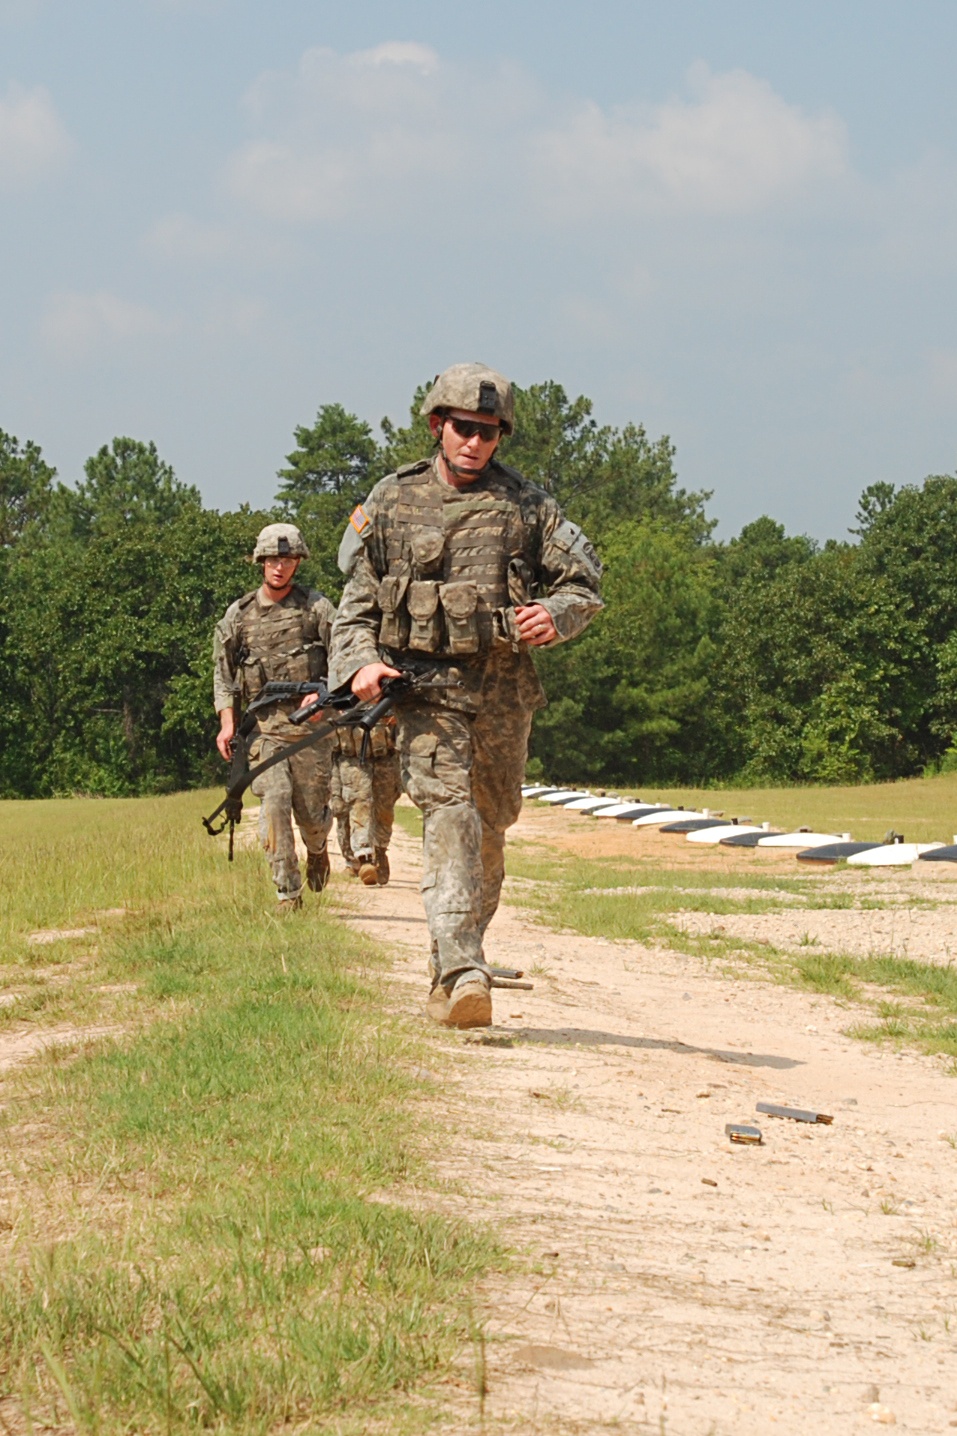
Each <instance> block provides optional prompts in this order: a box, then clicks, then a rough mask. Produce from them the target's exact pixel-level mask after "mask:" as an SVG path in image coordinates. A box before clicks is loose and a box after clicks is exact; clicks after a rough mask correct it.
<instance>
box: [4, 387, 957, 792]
mask: <svg viewBox="0 0 957 1436" xmlns="http://www.w3.org/2000/svg"><path fill="white" fill-rule="evenodd" d="M421 392H422V391H419V393H417V394H416V395H415V396H414V399H413V404H412V408H411V412H410V418H409V421H408V423H407V424H405V425H401V424H394V423H392V422H390V421H389V420H383V421H382V424H381V427H380V432H379V435H378V436H376V434H375V433H374V432H373V430H372V428H371V427H370V425H369V424H367V423H366V422H364V421H363V420H362V419H360V418H358V417H357V416H356V415H354V414H350V413H348V412H347V411H346V410H345V409H344V408H343V407H342V406H341V405H340V404H335V403H332V404H324V405H323V406H322V407H321V408H320V409H319V411H318V414H317V416H316V419H315V421H314V423H312V424H311V425H304V426H302V427H300V428H297V429H296V431H295V444H296V447H295V448H294V449H293V451H292V452H291V453H290V454H289V455H288V456H287V459H286V463H285V465H284V466H283V467H282V468H280V469H279V471H278V481H279V482H278V488H277V492H276V495H275V501H274V506H273V508H271V509H270V510H268V511H267V510H261V511H257V510H253V509H250V508H249V507H246V506H243V507H241V508H239V509H237V510H235V511H231V512H219V511H217V510H215V509H211V508H207V507H206V506H205V505H204V504H203V502H202V499H201V497H200V494H199V491H198V490H197V489H195V488H194V487H192V486H191V485H188V484H185V483H183V482H182V481H181V480H179V479H178V478H177V476H176V474H175V473H174V471H173V469H172V468H171V467H170V465H169V464H168V463H166V462H165V461H164V460H163V459H162V458H161V457H160V455H159V454H158V453H157V450H156V448H155V446H154V445H153V444H151V443H143V442H140V441H138V440H134V439H130V438H117V439H114V440H113V442H112V443H111V444H109V445H105V446H104V447H103V448H101V449H100V451H99V452H98V453H97V454H95V455H93V456H92V457H91V458H90V459H89V460H88V461H87V463H86V465H85V467H84V476H83V479H82V480H81V481H80V482H78V483H77V484H75V485H74V486H68V485H66V484H64V483H62V482H60V481H59V480H58V478H57V475H56V472H55V470H54V469H53V468H52V467H51V466H50V465H49V464H47V462H46V461H45V460H44V458H43V454H42V451H41V449H40V448H39V446H38V445H37V444H36V443H34V442H32V441H28V442H25V443H22V444H21V443H20V442H19V441H18V440H17V439H15V438H13V437H12V436H10V435H8V434H5V433H3V431H0V578H2V594H0V724H2V733H3V738H2V743H0V795H2V796H4V797H41V796H50V795H55V794H69V793H77V792H80V793H91V794H103V795H111V796H122V795H127V794H137V793H155V792H164V791H170V790H173V789H177V788H183V787H189V786H193V785H196V784H205V783H210V782H215V781H217V780H218V779H219V778H221V776H222V767H221V764H220V763H219V760H218V758H217V757H216V755H215V752H214V748H213V735H214V732H215V728H216V722H215V715H214V714H213V712H212V705H211V696H210V695H211V660H210V644H211V634H212V627H213V624H214V623H215V621H216V619H217V618H218V617H219V616H220V615H221V614H222V612H223V611H224V610H225V608H226V606H227V605H228V604H229V603H230V602H231V601H232V600H233V599H234V598H237V597H238V596H239V595H240V594H241V593H243V592H245V591H247V590H248V589H249V588H251V587H253V586H255V584H256V582H257V580H258V570H256V569H255V568H252V567H250V564H249V561H248V559H247V557H246V556H247V555H248V554H249V553H250V552H251V549H252V544H253V540H254V538H255V535H256V533H257V532H258V530H259V528H260V527H262V525H263V524H265V523H268V522H269V521H270V520H272V519H276V518H288V519H291V520H293V521H294V522H296V523H298V524H299V525H300V527H301V528H302V530H303V532H304V534H305V536H306V539H307V542H308V544H309V546H310V549H311V551H312V557H311V559H310V560H309V561H308V563H306V564H304V565H303V578H304V579H305V580H306V581H307V582H309V583H311V584H313V585H315V586H316V587H319V588H322V589H323V590H324V591H325V592H326V593H327V594H328V595H329V596H330V598H332V599H333V600H335V599H337V598H338V597H339V594H340V592H341V583H342V579H341V575H340V573H339V571H338V568H337V566H336V562H335V558H336V550H337V548H338V544H339V538H340V536H341V533H342V530H343V527H344V525H345V523H346V522H347V519H348V515H349V513H350V512H351V510H352V508H353V507H354V505H355V504H356V503H357V502H359V501H360V500H361V499H362V498H364V497H365V495H366V494H367V493H368V491H369V489H370V488H371V487H372V485H373V483H375V481H376V480H377V479H378V478H379V477H381V476H382V475H383V474H385V473H387V472H389V471H390V470H391V469H394V468H395V467H397V466H398V465H399V464H402V463H405V462H408V461H410V460H412V459H417V458H420V457H422V456H424V455H425V454H427V453H428V452H429V451H430V448H431V438H430V435H429V432H428V428H427V425H426V424H425V422H424V421H423V420H422V419H420V418H419V417H418V414H417V411H418V406H419V402H420V401H421ZM501 457H502V458H503V460H504V461H505V462H506V463H509V464H511V465H513V466H514V467H516V468H518V469H520V470H521V471H522V472H523V473H524V474H526V475H527V477H528V478H530V479H532V480H534V481H535V482H536V483H538V484H541V485H542V486H543V487H544V488H546V489H548V490H549V492H551V493H553V494H554V495H555V497H556V498H557V499H558V501H559V502H560V503H561V505H562V506H563V508H564V509H565V512H566V513H567V514H568V516H569V517H570V518H572V519H573V520H575V521H576V522H577V523H579V524H581V525H582V527H583V528H584V529H585V531H586V532H587V533H588V535H589V537H590V538H591V539H592V540H593V541H594V542H595V544H596V546H597V548H598V550H599V553H600V554H601V557H602V560H603V562H604V565H605V583H604V594H605V600H606V608H605V611H604V612H603V613H602V614H601V615H600V616H599V617H598V619H596V621H595V622H594V623H593V624H592V626H591V627H590V628H589V629H588V631H587V632H586V633H585V635H584V636H583V637H582V638H581V639H579V640H578V641H577V642H576V643H574V644H570V645H567V646H563V647H560V648H557V649H555V650H553V651H551V652H546V653H540V654H538V655H536V661H537V662H538V663H539V665H540V671H541V674H542V679H543V681H544V684H545V689H546V692H547V693H548V697H549V706H548V708H547V709H545V711H544V712H543V713H542V714H540V715H539V717H538V719H537V721H536V726H535V731H534V734H533V740H532V760H533V764H534V767H535V770H536V771H541V772H544V773H546V774H548V775H549V776H550V777H553V778H555V779H556V780H566V779H567V780H574V781H585V782H589V783H593V784H598V783H630V784H641V783H659V784H660V783H667V782H680V783H696V784H707V783H709V782H710V783H713V782H739V783H743V784H759V783H801V782H823V783H849V782H851V783H852V782H866V781H873V780H880V779H890V778H897V777H903V776H907V775H910V774H914V773H918V772H922V771H927V770H930V771H937V770H940V769H946V768H949V767H952V766H953V767H957V737H955V735H957V478H955V477H954V476H951V475H935V476H931V477H929V478H926V479H924V481H923V482H922V483H919V484H918V483H915V484H912V485H904V486H902V487H900V488H895V487H894V486H892V485H890V484H885V483H879V484H874V485H872V486H871V487H869V488H867V489H866V490H865V491H864V493H863V495H862V496H861V501H860V507H859V513H858V520H857V527H856V529H855V530H853V531H852V534H851V537H850V538H849V539H848V540H846V541H838V540H828V541H827V542H826V543H825V544H823V545H819V544H817V543H816V542H814V541H813V540H811V539H809V538H807V537H805V536H802V535H788V534H786V533H785V530H784V528H783V526H782V525H781V524H779V523H777V522H776V521H775V520H774V519H773V518H770V517H767V516H765V517H762V518H759V519H757V520H755V521H754V522H753V523H750V524H747V525H746V526H745V527H744V528H743V529H742V531H741V533H740V534H739V535H738V536H737V537H736V538H733V539H731V540H730V541H727V542H718V541H717V540H716V539H715V538H714V521H713V520H712V519H711V518H709V516H708V513H707V503H708V500H709V499H710V497H711V496H710V494H707V493H704V492H699V491H689V490H686V489H684V488H682V487H680V486H679V483H678V477H677V473H676V470H675V451H674V448H673V446H672V444H671V443H670V441H669V440H668V439H667V438H661V439H658V440H656V441H653V440H651V439H649V437H648V435H647V434H646V432H645V430H644V429H643V428H642V427H641V426H639V425H634V424H628V425H626V426H624V427H623V428H614V427H611V426H607V425H605V426H602V425H599V424H598V423H597V422H596V420H595V418H594V417H593V406H592V403H591V401H590V400H589V399H587V398H584V397H578V398H576V399H570V398H569V397H568V395H567V394H566V392H565V390H564V389H563V388H562V386H561V385H560V384H558V383H556V382H554V381H548V382H546V383H543V384H538V385H533V386H531V387H530V388H528V389H524V390H519V391H518V395H517V406H516V432H515V434H514V436H513V437H512V438H511V439H509V440H507V441H505V442H504V443H503V445H502V450H501Z"/></svg>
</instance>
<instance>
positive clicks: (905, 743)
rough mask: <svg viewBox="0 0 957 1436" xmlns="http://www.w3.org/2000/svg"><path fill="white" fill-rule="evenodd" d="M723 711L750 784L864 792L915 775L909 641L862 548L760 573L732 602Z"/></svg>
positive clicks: (719, 669) (720, 681) (723, 662)
mask: <svg viewBox="0 0 957 1436" xmlns="http://www.w3.org/2000/svg"><path fill="white" fill-rule="evenodd" d="M724 599H725V614H724V621H723V627H722V632H721V651H720V658H719V660H718V662H717V663H716V665H715V680H714V693H715V697H716V700H719V701H716V707H718V708H719V709H720V708H721V707H722V706H723V708H724V718H723V721H725V722H728V710H729V709H731V712H732V719H733V721H734V722H736V723H737V730H738V749H737V755H738V758H739V761H740V763H741V764H742V774H741V776H742V777H743V778H744V780H745V781H751V782H754V783H761V782H769V783H775V782H842V783H848V782H865V781H870V780H872V779H875V778H893V777H898V776H901V775H902V774H905V773H907V772H910V771H913V767H914V764H915V761H916V757H917V755H916V749H915V745H914V743H913V739H912V731H913V723H914V719H915V717H916V713H915V709H914V702H913V693H912V690H911V687H910V684H909V671H908V665H909V657H910V653H911V650H912V643H913V632H912V627H911V625H910V623H909V622H908V619H907V617H906V615H905V614H903V613H902V611H901V608H900V605H899V604H898V602H897V598H896V595H895V594H894V593H893V591H892V589H891V588H890V587H889V586H888V585H887V583H886V582H885V581H884V580H883V579H881V578H880V577H879V576H878V575H875V574H873V573H870V572H868V571H867V568H866V566H865V564H864V563H863V561H862V554H861V551H860V549H859V548H857V547H855V546H852V545H850V544H836V543H833V542H831V543H828V544H827V545H826V546H825V548H824V549H823V550H822V551H821V552H820V553H816V554H813V555H811V556H810V557H807V558H804V559H800V560H799V561H797V562H791V563H784V564H780V565H779V566H778V567H777V569H776V570H774V571H773V572H772V573H771V576H770V577H766V576H765V575H764V574H763V573H761V572H760V570H759V571H758V572H757V573H756V574H752V576H751V577H750V579H747V578H746V579H744V580H742V581H740V582H739V583H738V584H737V585H736V586H735V588H734V590H733V593H732V592H726V593H725V595H724Z"/></svg>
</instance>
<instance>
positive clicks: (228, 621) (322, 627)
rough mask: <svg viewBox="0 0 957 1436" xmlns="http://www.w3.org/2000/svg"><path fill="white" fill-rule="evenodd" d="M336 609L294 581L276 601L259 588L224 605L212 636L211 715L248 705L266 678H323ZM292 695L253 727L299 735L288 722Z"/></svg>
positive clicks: (293, 704)
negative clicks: (280, 598)
mask: <svg viewBox="0 0 957 1436" xmlns="http://www.w3.org/2000/svg"><path fill="white" fill-rule="evenodd" d="M335 616H336V610H335V608H334V607H333V605H332V604H331V603H330V602H329V600H328V598H326V597H325V595H324V594H321V593H318V592H317V591H316V590H315V589H309V590H307V589H305V588H302V587H300V585H299V584H294V585H293V587H292V589H291V590H290V592H289V593H288V594H287V595H286V597H285V598H284V599H282V600H281V601H280V602H279V603H270V602H269V600H268V599H264V598H263V597H262V591H261V590H260V589H258V588H257V589H254V590H253V591H252V592H251V593H247V594H244V595H243V597H242V598H240V599H237V601H236V602H235V603H232V604H230V606H229V608H227V610H226V612H225V614H224V615H223V617H222V618H221V619H220V621H219V623H217V625H216V629H215V633H214V636H213V703H214V705H215V708H216V711H217V713H221V712H222V710H223V709H224V708H229V707H231V706H237V705H238V704H239V703H240V702H242V703H248V702H249V701H250V700H251V699H252V698H255V696H256V694H257V693H258V692H259V691H260V689H261V688H262V686H263V684H264V683H266V682H267V681H268V680H269V679H274V680H275V679H280V680H284V681H286V682H294V683H302V682H307V681H309V680H311V679H317V678H325V676H326V673H327V671H328V654H329V646H330V642H331V636H332V624H333V620H334V618H335ZM299 703H300V700H299V699H298V698H295V699H290V700H289V701H287V702H285V703H277V704H276V705H275V706H273V707H270V708H267V709H265V710H264V712H263V714H262V716H261V717H260V719H259V729H260V731H261V732H263V733H269V734H270V736H272V737H282V738H287V739H292V738H301V737H302V729H301V728H295V727H293V725H292V724H290V723H289V722H288V715H289V714H290V713H292V712H294V710H295V709H296V708H298V707H299Z"/></svg>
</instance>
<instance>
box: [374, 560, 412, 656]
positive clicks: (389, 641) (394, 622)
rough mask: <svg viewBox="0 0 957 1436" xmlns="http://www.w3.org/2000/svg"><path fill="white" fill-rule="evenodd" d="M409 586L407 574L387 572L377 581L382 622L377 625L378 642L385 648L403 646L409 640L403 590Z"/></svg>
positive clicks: (399, 647)
mask: <svg viewBox="0 0 957 1436" xmlns="http://www.w3.org/2000/svg"><path fill="white" fill-rule="evenodd" d="M408 586H409V575H408V574H406V573H402V574H394V573H390V574H387V575H386V577H385V578H384V579H382V580H381V582H380V583H379V588H378V592H377V595H376V597H377V599H378V603H379V610H380V612H381V614H382V622H381V624H380V626H379V642H380V643H382V644H384V646H385V647H386V648H398V649H402V648H405V647H406V646H407V644H408V641H409V616H408V613H407V612H406V610H405V605H404V599H405V591H406V589H407V588H408Z"/></svg>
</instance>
